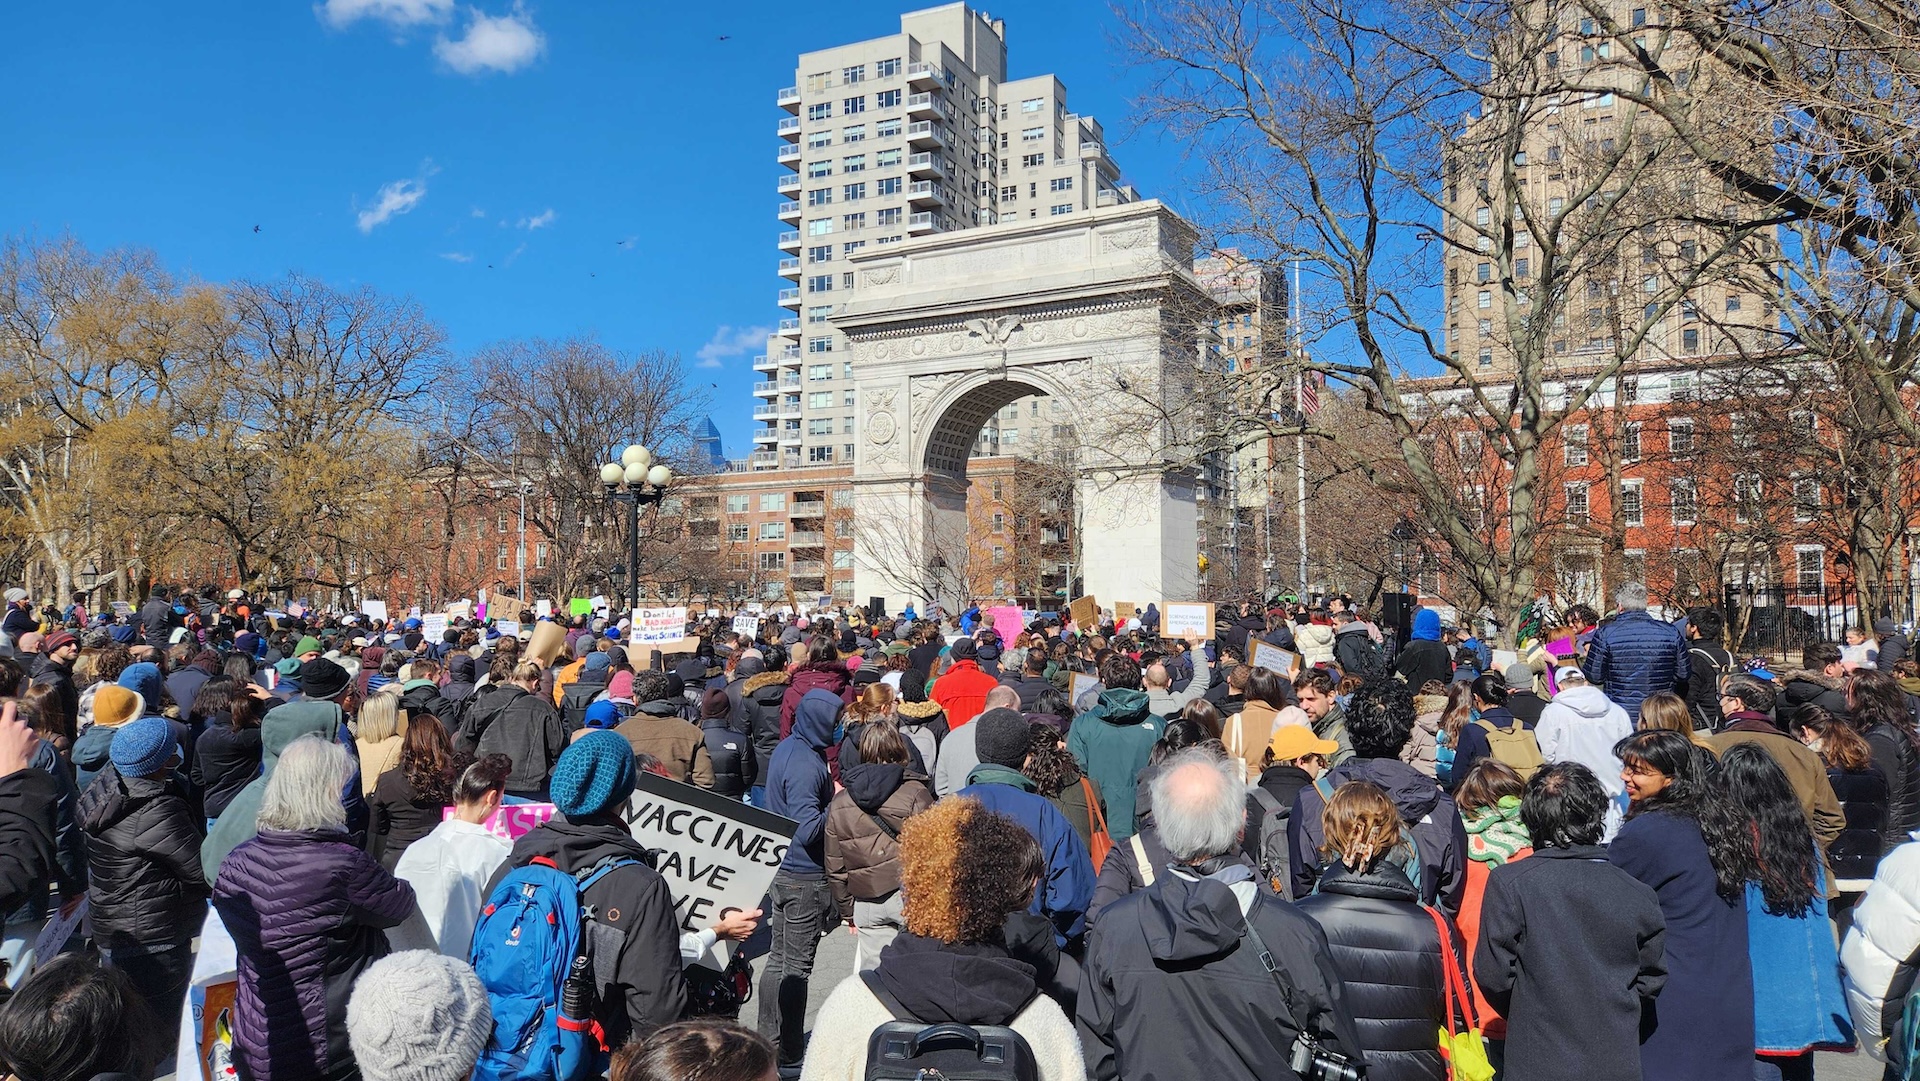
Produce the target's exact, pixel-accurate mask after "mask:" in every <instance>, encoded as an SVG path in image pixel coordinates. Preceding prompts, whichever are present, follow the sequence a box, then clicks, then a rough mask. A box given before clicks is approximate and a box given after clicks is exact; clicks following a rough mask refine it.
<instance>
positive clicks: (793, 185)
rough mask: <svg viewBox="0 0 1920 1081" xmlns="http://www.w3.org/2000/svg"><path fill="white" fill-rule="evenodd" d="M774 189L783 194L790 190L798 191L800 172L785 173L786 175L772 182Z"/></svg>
mask: <svg viewBox="0 0 1920 1081" xmlns="http://www.w3.org/2000/svg"><path fill="white" fill-rule="evenodd" d="M774 189H775V190H777V191H779V192H780V193H781V194H785V193H787V192H790V191H799V190H800V174H799V173H787V174H786V175H784V176H782V177H781V178H780V179H779V181H778V182H777V183H775V184H774Z"/></svg>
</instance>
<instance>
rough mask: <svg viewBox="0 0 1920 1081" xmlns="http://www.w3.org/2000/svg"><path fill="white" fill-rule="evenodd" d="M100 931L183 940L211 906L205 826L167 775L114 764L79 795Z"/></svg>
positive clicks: (108, 940) (119, 937)
mask: <svg viewBox="0 0 1920 1081" xmlns="http://www.w3.org/2000/svg"><path fill="white" fill-rule="evenodd" d="M79 820H80V828H81V829H83V830H85V831H86V834H87V867H88V872H89V874H88V887H87V897H88V898H89V900H90V903H91V904H92V906H93V907H92V911H93V915H92V919H93V933H94V936H95V937H96V938H98V939H100V941H101V944H102V945H104V946H106V947H107V948H109V949H111V948H113V947H115V946H135V945H152V946H158V945H165V944H169V943H172V944H179V945H184V944H185V943H186V942H187V940H188V939H191V938H192V937H193V935H194V929H195V928H196V927H198V926H199V924H200V923H201V921H202V918H203V916H204V915H205V913H206V907H205V903H206V899H207V893H208V890H207V880H206V878H205V877H204V876H202V875H201V873H200V830H199V827H198V825H197V824H196V823H195V822H194V814H193V811H192V809H191V808H189V807H188V806H187V801H186V800H185V799H183V798H181V797H180V796H179V795H178V794H176V793H175V792H174V791H173V789H172V787H171V786H170V785H169V784H168V783H167V778H166V777H160V778H152V777H122V776H121V775H120V771H119V770H117V769H113V768H111V767H109V768H108V769H107V770H105V771H104V772H102V773H101V774H100V776H99V777H97V778H95V779H94V783H93V784H92V785H90V786H88V788H87V790H86V791H85V792H83V793H81V794H80V810H79Z"/></svg>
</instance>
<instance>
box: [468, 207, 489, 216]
mask: <svg viewBox="0 0 1920 1081" xmlns="http://www.w3.org/2000/svg"><path fill="white" fill-rule="evenodd" d="M469 216H470V217H475V218H484V217H486V216H487V212H486V211H484V210H482V209H480V208H479V207H477V206H476V207H474V208H473V213H472V214H471V215H469Z"/></svg>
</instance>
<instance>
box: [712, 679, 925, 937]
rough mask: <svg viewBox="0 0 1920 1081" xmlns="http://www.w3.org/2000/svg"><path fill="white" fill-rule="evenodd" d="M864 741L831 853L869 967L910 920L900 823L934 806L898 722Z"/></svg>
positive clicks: (837, 896) (836, 819) (835, 821)
mask: <svg viewBox="0 0 1920 1081" xmlns="http://www.w3.org/2000/svg"><path fill="white" fill-rule="evenodd" d="M708 693H709V694H711V693H713V692H711V691H709V692H708ZM859 741H860V742H859V752H860V753H859V760H858V761H857V762H854V763H853V764H851V765H849V766H847V767H845V768H844V769H843V770H842V771H841V779H842V780H843V781H845V782H846V787H845V788H844V789H842V790H841V791H840V792H839V793H838V794H837V795H835V796H834V797H833V801H832V803H830V804H829V805H828V807H827V823H826V849H825V852H826V872H827V884H828V886H829V887H831V889H832V891H833V900H834V904H835V905H836V906H837V907H838V909H839V913H840V919H841V920H842V921H843V922H845V923H846V924H848V925H849V926H850V927H852V928H853V929H854V932H855V933H856V935H857V936H858V938H857V941H856V943H855V954H854V956H855V962H854V967H855V969H856V970H857V971H863V970H865V969H870V968H872V967H874V966H875V965H877V964H879V963H880V951H881V949H883V948H884V947H885V946H886V945H887V943H889V942H891V941H893V938H894V936H895V935H896V934H898V933H899V931H900V928H901V927H902V926H903V924H902V923H901V922H900V920H901V917H900V911H901V908H900V906H901V899H900V828H901V825H902V824H903V823H905V822H906V820H907V819H909V818H911V817H912V816H914V815H916V814H919V813H920V812H921V811H924V810H926V809H927V808H928V807H931V806H933V789H932V788H931V787H929V785H928V783H927V777H926V775H925V774H923V773H919V772H915V771H914V770H913V769H912V768H911V766H910V764H909V758H908V754H907V742H906V740H905V739H904V738H903V737H902V736H901V735H900V732H899V730H898V729H895V728H894V727H893V726H891V725H888V724H885V723H878V722H876V723H873V724H868V725H866V726H864V727H863V728H862V729H861V731H860V735H859ZM843 759H844V756H843Z"/></svg>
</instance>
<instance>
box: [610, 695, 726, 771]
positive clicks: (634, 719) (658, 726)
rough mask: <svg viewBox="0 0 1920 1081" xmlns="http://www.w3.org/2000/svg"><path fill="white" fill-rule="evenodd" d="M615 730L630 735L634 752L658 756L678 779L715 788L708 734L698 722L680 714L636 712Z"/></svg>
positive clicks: (628, 737) (629, 739)
mask: <svg viewBox="0 0 1920 1081" xmlns="http://www.w3.org/2000/svg"><path fill="white" fill-rule="evenodd" d="M614 731H615V732H618V733H620V734H621V735H623V736H625V737H626V738H627V742H628V743H631V744H632V745H633V753H634V754H650V755H652V756H654V757H655V758H658V759H659V760H660V764H661V765H663V766H665V767H666V768H667V773H668V775H670V776H671V777H672V778H673V779H674V780H676V781H684V782H686V783H687V784H691V785H697V786H699V787H701V788H712V787H713V759H712V758H711V757H709V756H708V755H707V737H706V736H705V735H703V734H702V733H701V731H700V728H699V726H698V725H695V724H693V723H692V722H690V721H685V720H682V719H680V718H679V717H678V716H655V715H653V714H650V713H636V714H634V715H633V716H631V717H629V718H627V719H626V721H624V722H623V723H621V725H620V726H619V727H617V728H615V729H614Z"/></svg>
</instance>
